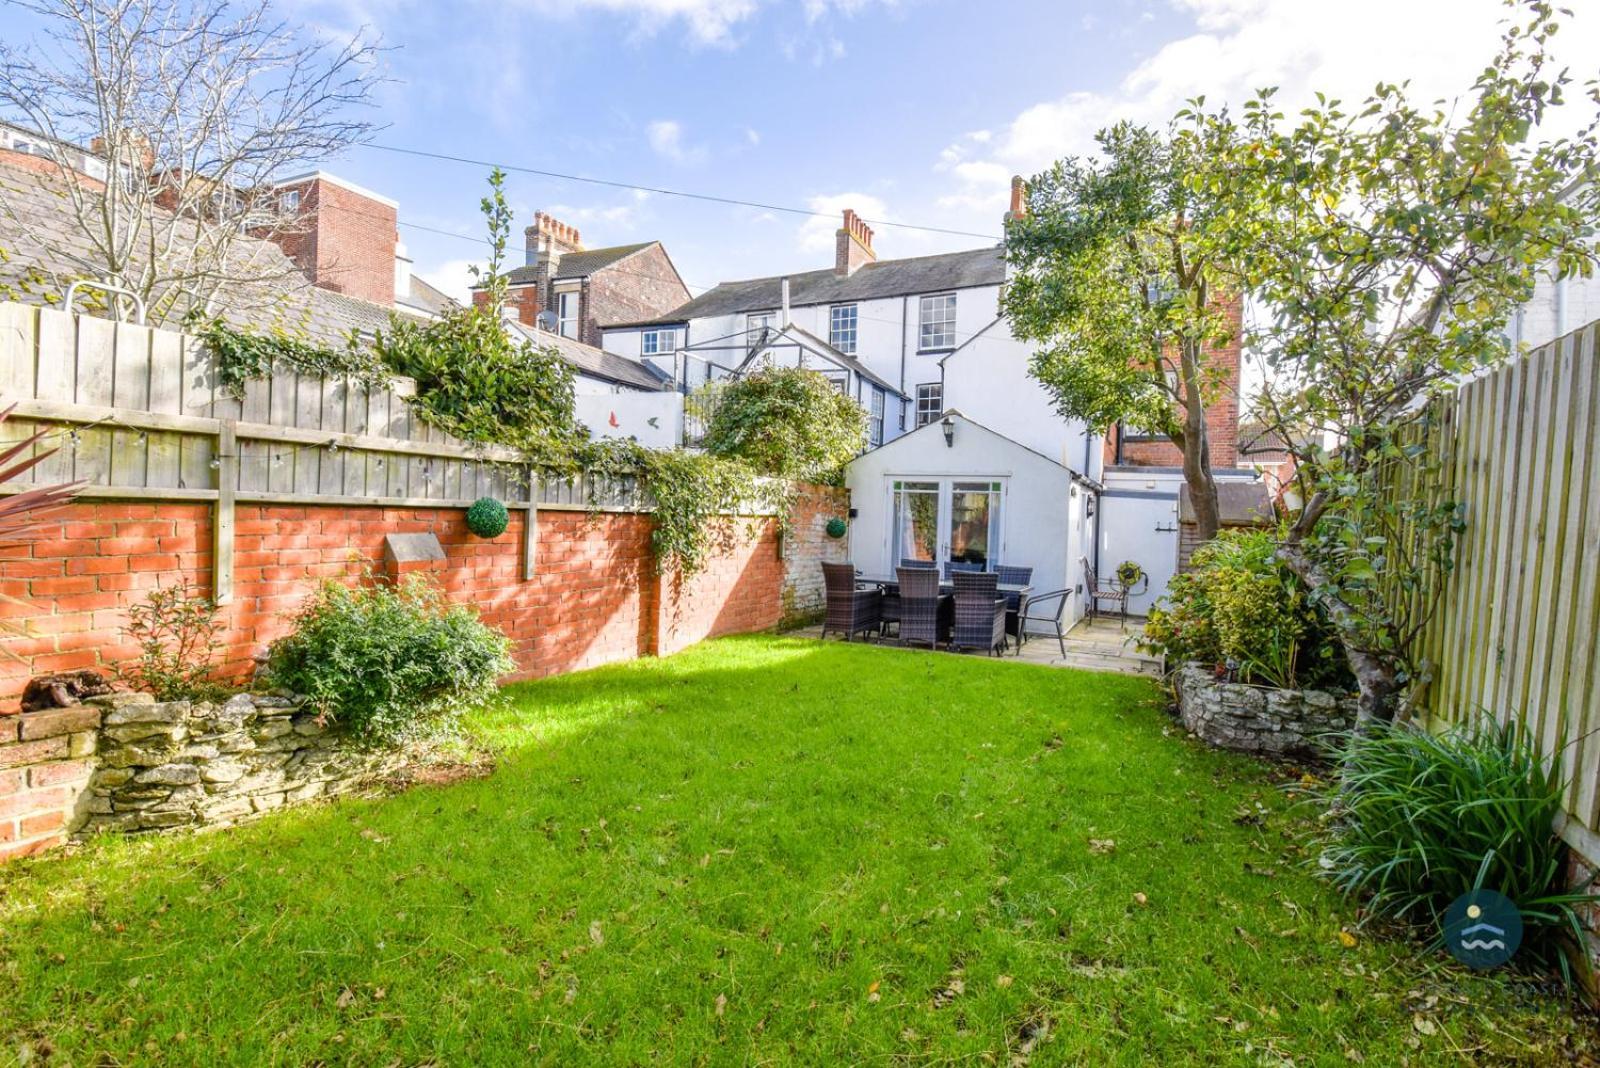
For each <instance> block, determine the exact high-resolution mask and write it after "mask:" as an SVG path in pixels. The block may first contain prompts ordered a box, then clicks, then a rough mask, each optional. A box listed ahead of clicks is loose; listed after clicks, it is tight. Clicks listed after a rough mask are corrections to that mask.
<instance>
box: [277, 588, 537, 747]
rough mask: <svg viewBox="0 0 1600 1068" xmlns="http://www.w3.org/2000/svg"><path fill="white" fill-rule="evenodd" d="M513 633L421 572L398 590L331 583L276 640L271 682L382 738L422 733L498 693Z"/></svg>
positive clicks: (402, 738)
mask: <svg viewBox="0 0 1600 1068" xmlns="http://www.w3.org/2000/svg"><path fill="white" fill-rule="evenodd" d="M509 648H510V643H509V642H508V641H507V640H506V637H505V635H503V634H501V633H500V632H499V631H497V630H495V629H494V628H492V627H489V626H486V625H485V624H484V623H482V622H480V621H479V619H478V617H477V614H476V613H475V612H473V611H472V609H470V608H467V607H464V606H461V605H451V604H449V603H447V602H446V601H445V599H444V595H443V594H442V593H441V592H440V591H439V590H438V588H437V587H435V586H433V585H432V584H430V583H428V582H425V581H423V580H422V579H420V578H417V577H413V578H412V579H410V580H408V581H407V582H405V583H403V584H402V585H400V586H398V587H394V586H366V587H361V588H357V589H351V588H350V587H347V586H342V585H340V584H339V583H337V582H329V583H326V584H324V585H323V586H322V587H321V588H320V589H319V590H318V591H317V593H316V594H315V595H314V596H313V597H312V598H311V600H310V601H309V602H308V603H307V604H306V606H305V607H304V608H303V609H302V610H301V612H300V615H299V617H298V618H297V619H296V620H295V627H294V631H293V633H291V634H289V635H288V636H287V637H285V638H280V639H279V640H278V641H276V642H274V643H273V644H272V649H271V653H270V656H269V658H268V662H267V680H268V682H269V683H270V684H271V685H273V686H279V687H283V688H285V689H288V690H291V691H293V692H295V693H297V694H303V695H305V696H306V697H308V698H310V700H311V702H312V703H313V705H314V706H315V707H316V708H318V709H319V710H320V711H321V712H322V713H323V714H325V715H327V716H328V717H329V718H331V719H333V720H335V721H336V722H340V723H343V724H345V725H346V726H348V727H349V728H350V729H351V730H352V731H354V732H355V733H356V734H357V735H359V736H361V737H364V738H366V739H369V740H372V741H377V742H398V741H406V740H409V739H412V738H417V737H422V736H425V735H427V734H430V733H433V732H436V731H439V730H441V729H443V728H445V727H447V726H448V725H449V724H450V722H451V721H452V720H453V718H454V717H455V716H456V715H457V714H458V713H459V712H461V711H462V710H463V709H465V708H468V707H471V706H475V705H479V704H481V703H483V702H484V701H486V700H488V699H489V698H490V697H492V696H493V695H494V693H495V692H496V691H495V680H496V679H498V678H499V677H500V676H501V675H502V674H504V673H505V672H507V671H509V670H510V669H511V666H512V664H511V658H510V656H509Z"/></svg>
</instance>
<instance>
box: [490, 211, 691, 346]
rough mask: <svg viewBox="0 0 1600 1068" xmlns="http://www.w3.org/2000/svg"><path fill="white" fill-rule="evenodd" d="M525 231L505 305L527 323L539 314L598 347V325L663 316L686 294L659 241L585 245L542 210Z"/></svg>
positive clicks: (534, 321) (560, 331)
mask: <svg viewBox="0 0 1600 1068" xmlns="http://www.w3.org/2000/svg"><path fill="white" fill-rule="evenodd" d="M523 236H524V241H525V244H526V262H525V263H524V264H523V266H521V267H518V268H516V269H514V270H512V271H510V272H508V273H507V275H506V281H507V291H506V305H507V307H508V308H509V309H511V311H512V312H513V313H514V314H515V316H516V318H517V321H518V322H521V323H525V324H527V325H528V326H534V325H538V324H539V323H540V315H541V313H545V315H544V323H543V325H544V326H546V327H547V328H548V329H550V330H553V331H554V332H556V333H558V334H560V335H562V336H563V337H569V338H572V339H574V340H576V341H581V342H583V343H584V344H586V345H592V346H595V347H596V348H598V347H599V346H600V328H601V327H603V326H606V325H608V324H611V323H620V322H637V321H640V320H643V319H650V318H653V317H655V316H658V315H664V314H666V313H667V312H669V311H671V310H672V309H674V308H676V307H678V306H680V305H682V304H684V303H685V302H687V301H688V299H689V289H688V287H687V286H685V285H684V284H683V279H682V278H681V277H680V276H679V275H678V269H677V268H676V267H674V266H673V265H672V259H671V257H669V256H668V255H667V250H666V248H665V247H664V246H663V245H662V244H661V242H659V241H645V242H641V243H638V244H633V245H613V246H611V247H609V248H596V249H585V248H584V247H583V241H582V237H581V236H580V234H579V233H578V230H577V228H576V227H574V226H568V225H567V224H566V223H564V222H561V221H560V220H559V219H556V218H555V217H554V216H551V215H546V214H545V213H544V212H538V213H536V214H535V215H534V217H533V225H532V226H529V227H528V228H527V229H526V230H524V231H523ZM485 299H486V296H485V294H484V293H483V292H482V290H477V291H475V292H474V293H473V300H474V301H477V302H479V303H482V302H483V301H484V300H485Z"/></svg>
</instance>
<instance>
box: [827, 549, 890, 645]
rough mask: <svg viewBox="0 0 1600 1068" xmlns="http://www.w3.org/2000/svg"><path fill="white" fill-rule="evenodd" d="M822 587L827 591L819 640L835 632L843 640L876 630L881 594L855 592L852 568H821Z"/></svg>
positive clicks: (829, 565) (846, 566)
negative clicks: (825, 610)
mask: <svg viewBox="0 0 1600 1068" xmlns="http://www.w3.org/2000/svg"><path fill="white" fill-rule="evenodd" d="M822 584H823V587H824V588H825V589H826V590H827V605H828V608H827V613H826V615H824V616H823V619H822V636H823V637H824V638H826V637H827V636H828V632H829V631H830V630H831V631H834V632H836V633H840V634H843V635H844V640H845V641H849V640H850V639H851V637H852V636H853V635H855V634H857V633H859V632H861V631H868V630H877V629H878V628H879V622H880V620H881V619H882V615H881V612H880V609H881V608H882V605H883V591H882V590H880V589H877V588H876V587H874V588H872V589H857V588H856V569H855V565H854V564H823V565H822Z"/></svg>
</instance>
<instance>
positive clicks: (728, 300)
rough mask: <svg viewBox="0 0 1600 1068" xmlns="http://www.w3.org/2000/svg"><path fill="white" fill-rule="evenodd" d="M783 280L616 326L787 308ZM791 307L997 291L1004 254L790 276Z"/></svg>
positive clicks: (720, 289) (745, 285)
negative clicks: (945, 292) (994, 288)
mask: <svg viewBox="0 0 1600 1068" xmlns="http://www.w3.org/2000/svg"><path fill="white" fill-rule="evenodd" d="M784 277H785V276H783V275H775V276H773V277H771V278H751V279H747V280H745V281H742V282H724V283H722V284H721V285H719V286H717V287H716V288H715V289H710V290H707V291H706V292H704V293H702V294H700V295H699V296H698V297H696V298H694V299H693V300H691V301H689V303H687V304H684V305H682V306H681V307H678V308H676V309H674V310H673V311H672V312H671V313H670V314H667V315H662V316H657V317H656V318H654V319H647V320H641V321H639V322H633V323H617V324H613V325H617V326H650V325H654V324H657V323H682V322H686V321H688V320H690V319H702V318H706V317H708V316H718V315H736V314H738V313H740V312H750V311H766V310H768V309H772V308H777V307H778V306H779V305H780V304H781V303H782V302H783V279H784ZM787 277H788V279H789V303H790V305H792V306H795V307H799V306H801V305H806V304H836V303H839V302H841V301H851V300H873V299H878V298H883V297H899V296H913V295H916V294H919V293H938V292H940V291H941V290H947V289H969V288H971V287H973V286H993V285H999V284H1000V283H1002V282H1004V281H1005V277H1006V265H1005V256H1004V254H1003V253H1002V252H1001V250H1000V248H999V247H998V246H997V247H994V248H980V249H973V250H971V251H970V252H946V253H942V254H940V255H936V256H916V257H913V258H911V259H903V260H879V261H878V262H876V263H869V264H866V265H865V266H863V267H860V268H859V269H857V270H856V272H855V273H854V274H852V275H849V276H848V277H847V276H844V275H840V274H836V273H835V272H834V271H833V270H832V269H831V268H830V269H826V270H821V271H807V272H805V273H804V274H792V275H788V276H787Z"/></svg>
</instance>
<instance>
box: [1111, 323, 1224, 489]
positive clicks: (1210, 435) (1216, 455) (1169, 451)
mask: <svg viewBox="0 0 1600 1068" xmlns="http://www.w3.org/2000/svg"><path fill="white" fill-rule="evenodd" d="M1227 315H1228V321H1229V324H1230V326H1231V327H1232V332H1231V336H1230V337H1229V340H1228V341H1227V343H1226V344H1223V345H1217V346H1213V347H1209V348H1207V349H1206V366H1207V367H1210V368H1220V369H1222V376H1221V378H1220V380H1219V382H1218V384H1217V387H1216V388H1217V397H1216V399H1215V400H1213V401H1212V402H1211V404H1209V405H1207V407H1206V438H1207V441H1208V443H1209V444H1210V447H1211V466H1212V467H1237V466H1238V465H1239V382H1240V370H1239V364H1240V360H1241V344H1242V339H1243V334H1244V302H1243V301H1242V300H1239V299H1237V298H1236V299H1234V300H1233V301H1231V302H1230V303H1229V305H1228V308H1227ZM1117 433H1118V431H1117V428H1116V427H1112V428H1111V429H1110V430H1109V431H1108V432H1107V433H1106V451H1105V460H1106V463H1107V464H1115V463H1121V464H1125V465H1128V466H1130V467H1181V466H1183V452H1182V450H1180V449H1179V448H1178V447H1177V446H1176V445H1174V444H1173V443H1172V442H1170V441H1166V440H1161V441H1125V442H1123V443H1122V455H1121V458H1120V459H1118V456H1117Z"/></svg>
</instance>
